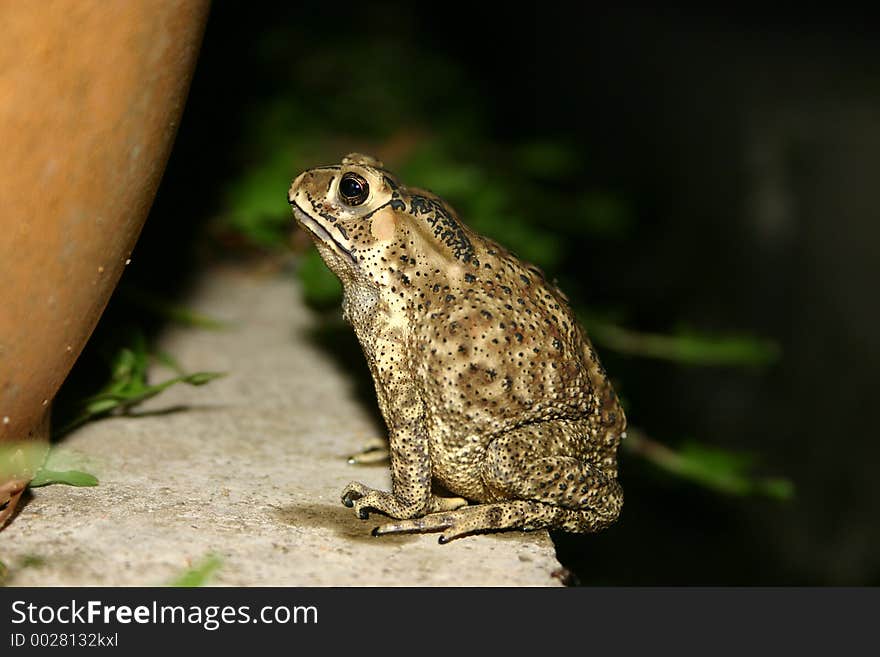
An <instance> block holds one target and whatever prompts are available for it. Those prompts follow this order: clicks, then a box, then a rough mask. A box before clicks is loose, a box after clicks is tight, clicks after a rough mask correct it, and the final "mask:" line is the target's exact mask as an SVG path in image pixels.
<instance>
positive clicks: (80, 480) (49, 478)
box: [29, 469, 98, 488]
mask: <svg viewBox="0 0 880 657" xmlns="http://www.w3.org/2000/svg"><path fill="white" fill-rule="evenodd" d="M50 484H65V485H67V486H97V485H98V479H97V477H95V476H93V475H90V474H89V473H87V472H80V471H79V470H67V471H65V472H56V471H54V470H45V469H43V470H40V471H39V472H37V474H35V475H34V478H33V479H32V480H31V482H30V484H29V485H30V487H31V488H37V487H39V486H48V485H50Z"/></svg>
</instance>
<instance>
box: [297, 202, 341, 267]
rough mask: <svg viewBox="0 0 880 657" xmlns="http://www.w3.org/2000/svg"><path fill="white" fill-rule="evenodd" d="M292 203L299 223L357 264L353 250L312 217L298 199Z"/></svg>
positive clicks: (339, 253) (338, 253)
mask: <svg viewBox="0 0 880 657" xmlns="http://www.w3.org/2000/svg"><path fill="white" fill-rule="evenodd" d="M291 205H292V206H293V214H294V216H295V217H296V220H297V221H299V223H301V224H302V225H303V226H305V227H306V228H308V229H309V231H310V232H311V233H312V234H313V235H314V236H315V237H317V238H318V239H319V240H321V242H322V243H324V244H326V245H327V246H329V247H330V248H331V249H333V251H335V252H336V254H337V255H340V256H342V257H343V258H346V259H347V260H348V261H349V262H350V263H351V264H355V261H354V256H352V255H351V251H349V250H348V249H347V248H346V247H344V246H343V245H342V244H341V243H340V242H339V241H338V240H337V239H336V238H335V237H333V235H331V234H330V231H328V230H327V229H326V228H324V227H323V226H322V225H321V224H319V223H318V222H317V221H315V220H314V219H312V218H311V217H310V216H309V215H308V214H307V213H306V212H305V210H303V209H302V208H301V207H300V206H299V204H298V203H297V202H296V201H292V202H291Z"/></svg>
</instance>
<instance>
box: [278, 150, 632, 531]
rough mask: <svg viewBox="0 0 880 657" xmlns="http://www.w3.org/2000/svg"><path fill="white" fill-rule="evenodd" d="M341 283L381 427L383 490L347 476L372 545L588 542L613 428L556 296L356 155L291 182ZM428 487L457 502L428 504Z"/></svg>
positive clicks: (434, 202) (604, 511)
mask: <svg viewBox="0 0 880 657" xmlns="http://www.w3.org/2000/svg"><path fill="white" fill-rule="evenodd" d="M288 200H289V201H290V204H291V206H292V208H293V213H294V216H295V217H296V219H297V221H298V222H299V223H300V224H301V225H302V226H304V227H305V228H306V229H307V230H308V232H309V233H310V235H311V236H312V238H313V239H314V241H315V244H316V245H317V248H318V251H319V252H320V254H321V257H322V258H323V259H324V261H325V262H326V263H327V266H328V267H330V269H331V270H333V272H334V273H335V274H336V275H337V276H338V277H339V279H340V280H341V281H342V284H343V287H344V289H345V298H344V301H343V315H344V317H345V318H346V319H347V321H348V322H350V323H351V325H352V326H353V327H354V331H355V333H356V334H357V337H358V340H359V341H360V344H361V346H362V348H363V351H364V355H365V356H366V359H367V363H368V364H369V367H370V371H371V372H372V375H373V380H374V382H375V385H376V394H377V397H378V401H379V407H380V409H381V411H382V415H383V417H384V418H385V422H386V424H387V425H388V432H389V448H390V453H391V475H392V490H391V492H385V491H381V490H373V489H371V488H368V487H367V486H365V485H363V484H360V483H357V482H353V483H351V484H349V485H348V486H347V487H346V488H345V490H344V491H343V493H342V501H343V503H345V504H346V506H350V507H351V506H353V507H354V509H355V511H356V512H357V514H358V516H359V517H360V518H363V519H365V518H368V517H369V511H378V512H381V513H383V514H386V515H388V516H390V517H391V518H393V519H395V520H394V521H393V522H391V523H388V524H385V525H382V526H380V527H377V528H376V529H374V530H373V533H374V534H376V535H380V534H391V533H402V532H430V531H440V530H443V532H444V533H443V534H442V535H441V537H440V542H441V543H445V542H447V541H449V540H451V539H453V538H456V537H458V536H462V535H464V534H469V533H472V532H480V531H491V530H503V529H514V528H518V529H524V530H532V529H538V528H543V527H547V528H555V529H563V530H566V531H570V532H595V531H599V530H600V529H603V528H605V527H607V526H608V525H610V524H611V523H612V522H614V520H615V519H616V518H617V516H618V514H619V513H620V508H621V506H622V504H623V490H622V489H621V487H620V484H619V483H618V481H617V447H618V444H619V442H620V439H621V437H622V436H623V435H624V429H625V426H626V420H625V418H624V414H623V410H622V409H621V407H620V404H619V403H618V400H617V397H616V395H615V394H614V391H613V390H612V388H611V385H610V383H609V381H608V377H607V376H606V375H605V372H604V370H603V369H602V366H601V365H600V363H599V359H598V358H597V357H596V353H595V352H594V351H593V348H592V346H591V345H590V342H589V341H588V340H587V337H586V335H585V334H584V331H583V330H582V329H581V327H580V326H579V325H578V323H577V321H576V320H575V318H574V317H573V315H572V312H571V310H570V309H569V307H568V304H567V303H566V298H565V296H564V295H563V294H562V293H561V292H560V291H559V290H558V289H557V288H556V287H555V286H554V285H552V284H551V283H548V282H547V280H545V278H544V276H543V274H542V273H541V271H540V270H539V269H537V268H536V267H534V266H532V265H529V264H526V263H524V262H521V261H520V260H518V259H517V258H516V257H515V256H514V255H512V254H511V253H510V252H508V251H507V250H505V249H504V248H503V247H501V246H500V245H498V244H496V243H495V242H493V241H492V240H489V239H486V238H485V237H481V236H480V235H478V234H476V233H475V232H474V231H472V230H471V229H469V228H468V227H467V226H465V225H464V224H463V223H461V221H460V220H459V219H458V217H457V216H456V214H455V212H454V211H453V210H452V209H451V208H450V207H449V206H448V205H446V203H444V202H443V200H441V199H440V198H438V197H436V196H434V195H433V194H430V193H428V192H425V191H422V190H420V189H415V188H411V187H405V186H404V185H402V184H401V183H400V182H399V181H398V180H397V179H396V178H395V176H394V175H393V174H391V173H390V172H389V171H387V170H386V169H385V168H384V166H383V165H382V163H381V162H378V161H377V160H375V159H373V158H371V157H368V156H365V155H360V154H357V153H353V154H351V155H349V156H347V157H346V158H344V159H343V160H342V164H337V165H333V166H327V167H319V168H315V169H310V170H308V171H306V172H304V173H302V174H300V175H299V176H298V177H297V178H296V180H294V181H293V184H292V185H291V187H290V191H289V194H288ZM434 484H440V485H442V487H443V488H444V489H445V490H446V491H449V492H451V493H452V494H454V495H458V496H460V497H441V496H439V495H437V494H436V493H435V490H436V488H435V486H434Z"/></svg>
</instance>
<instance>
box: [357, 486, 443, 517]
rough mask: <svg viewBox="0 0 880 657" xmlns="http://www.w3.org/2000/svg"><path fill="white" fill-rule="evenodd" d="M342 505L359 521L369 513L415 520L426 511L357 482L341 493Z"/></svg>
mask: <svg viewBox="0 0 880 657" xmlns="http://www.w3.org/2000/svg"><path fill="white" fill-rule="evenodd" d="M342 503H343V504H344V505H345V506H347V507H351V508H354V511H355V513H356V514H357V517H358V518H360V519H361V520H366V519H367V518H369V517H370V511H378V512H379V513H384V514H385V515H387V516H391V517H392V518H398V519H405V518H415V517H418V516H420V515H424V514H425V512H426V511H427V509H426V508H425V506H424V504H412V503H407V502H404V501H403V500H401V499H400V498H398V497H395V496H394V494H393V493H388V492H385V491H382V490H376V489H375V488H370V487H369V486H365V485H364V484H362V483H360V482H357V481H353V482H351V483H350V484H349V485H348V486H346V487H345V490H344V491H342Z"/></svg>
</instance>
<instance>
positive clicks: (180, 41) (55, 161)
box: [0, 0, 209, 526]
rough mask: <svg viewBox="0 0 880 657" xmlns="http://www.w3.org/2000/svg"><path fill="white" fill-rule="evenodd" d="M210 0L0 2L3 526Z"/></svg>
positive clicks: (155, 163)
mask: <svg viewBox="0 0 880 657" xmlns="http://www.w3.org/2000/svg"><path fill="white" fill-rule="evenodd" d="M208 5H209V3H208V0H165V1H162V2H159V1H156V0H125V2H106V0H40V2H17V1H16V0H0V26H2V29H0V34H2V36H0V181H2V184H0V526H2V525H3V524H4V523H5V522H6V520H8V518H9V516H10V515H11V513H12V511H13V509H14V507H15V505H16V503H17V501H18V498H19V496H20V495H21V492H22V490H23V489H24V487H25V486H26V485H27V483H28V481H30V479H31V477H32V475H33V473H34V471H35V470H36V469H37V468H38V467H39V465H40V463H41V461H42V459H43V456H44V454H45V447H44V446H45V445H46V444H47V440H48V435H49V421H48V417H49V415H48V413H49V408H50V406H51V401H52V399H53V397H54V396H55V393H56V392H57V391H58V388H59V386H60V385H61V383H62V381H63V380H64V378H65V377H66V376H67V374H68V372H69V371H70V368H71V366H72V365H73V362H74V361H75V360H76V358H77V356H78V355H79V353H80V351H81V350H82V348H83V346H84V345H85V343H86V340H88V338H89V335H90V334H91V332H92V330H93V329H94V327H95V324H96V323H97V321H98V318H99V317H100V315H101V313H102V312H103V310H104V307H105V306H106V304H107V301H108V299H109V298H110V294H111V293H112V292H113V289H114V287H115V286H116V283H117V282H118V281H119V277H120V275H121V274H122V270H123V268H124V267H125V265H126V262H127V260H128V258H129V255H130V254H131V251H132V249H133V248H134V244H135V241H136V240H137V237H138V235H139V233H140V230H141V227H142V226H143V222H144V219H145V218H146V216H147V212H148V211H149V209H150V205H151V203H152V201H153V197H154V195H155V193H156V188H157V187H158V185H159V180H160V178H161V176H162V171H163V170H164V168H165V163H166V161H167V159H168V155H169V152H170V150H171V145H172V142H173V140H174V135H175V132H176V129H177V125H178V122H179V120H180V115H181V111H182V109H183V105H184V102H185V100H186V95H187V91H188V89H189V83H190V79H191V77H192V73H193V69H194V67H195V62H196V58H197V55H198V51H199V46H200V44H201V37H202V33H203V31H204V25H205V21H206V19H207V13H208Z"/></svg>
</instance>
